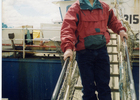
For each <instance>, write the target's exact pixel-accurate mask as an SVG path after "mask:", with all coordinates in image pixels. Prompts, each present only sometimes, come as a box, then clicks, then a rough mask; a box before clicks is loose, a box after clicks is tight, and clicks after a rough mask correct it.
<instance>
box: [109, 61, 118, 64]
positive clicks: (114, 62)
mask: <svg viewBox="0 0 140 100" xmlns="http://www.w3.org/2000/svg"><path fill="white" fill-rule="evenodd" d="M110 64H119V62H116V61H112V62H110Z"/></svg>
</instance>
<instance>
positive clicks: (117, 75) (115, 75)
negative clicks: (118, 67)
mask: <svg viewBox="0 0 140 100" xmlns="http://www.w3.org/2000/svg"><path fill="white" fill-rule="evenodd" d="M110 76H111V77H119V76H120V75H119V74H112V73H111V74H110Z"/></svg>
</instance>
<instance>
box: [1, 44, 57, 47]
mask: <svg viewBox="0 0 140 100" xmlns="http://www.w3.org/2000/svg"><path fill="white" fill-rule="evenodd" d="M2 46H11V44H2ZM15 46H23V45H22V44H15ZM26 47H41V48H57V47H59V46H49V45H45V46H40V45H26Z"/></svg>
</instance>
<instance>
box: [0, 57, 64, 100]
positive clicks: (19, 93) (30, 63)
mask: <svg viewBox="0 0 140 100" xmlns="http://www.w3.org/2000/svg"><path fill="white" fill-rule="evenodd" d="M61 69H62V66H61V61H60V60H41V59H13V58H3V59H2V98H8V99H9V100H50V99H51V96H52V93H53V90H54V87H55V85H56V82H57V80H58V77H59V74H60V71H61Z"/></svg>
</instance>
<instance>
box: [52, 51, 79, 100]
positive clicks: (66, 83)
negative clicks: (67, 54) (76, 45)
mask: <svg viewBox="0 0 140 100" xmlns="http://www.w3.org/2000/svg"><path fill="white" fill-rule="evenodd" d="M78 78H79V69H78V66H77V62H76V60H75V53H74V52H73V59H72V61H69V58H67V60H66V61H65V63H64V66H63V69H62V71H61V74H60V76H59V79H58V81H57V84H56V87H55V89H54V92H53V95H52V98H51V100H72V98H73V95H74V90H75V85H76V83H77V81H78ZM60 88H61V89H60Z"/></svg>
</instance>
